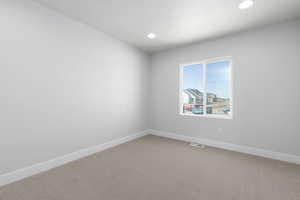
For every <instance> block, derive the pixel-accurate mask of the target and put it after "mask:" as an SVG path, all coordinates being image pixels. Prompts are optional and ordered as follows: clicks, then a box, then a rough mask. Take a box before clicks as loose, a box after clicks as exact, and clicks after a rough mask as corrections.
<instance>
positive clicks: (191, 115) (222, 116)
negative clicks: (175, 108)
mask: <svg viewBox="0 0 300 200" xmlns="http://www.w3.org/2000/svg"><path fill="white" fill-rule="evenodd" d="M180 115H181V116H183V117H200V118H214V119H232V114H231V115H193V114H183V113H180Z"/></svg>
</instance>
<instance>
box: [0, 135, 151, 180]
mask: <svg viewBox="0 0 300 200" xmlns="http://www.w3.org/2000/svg"><path fill="white" fill-rule="evenodd" d="M147 134H148V132H147V131H142V132H139V133H137V134H135V135H129V136H126V137H123V138H119V139H115V140H112V141H109V142H107V143H104V144H100V145H96V146H93V147H89V148H86V149H82V150H80V151H77V152H74V153H70V154H67V155H64V156H62V157H59V158H55V159H52V160H48V161H46V162H42V163H38V164H35V165H32V166H30V167H26V168H23V169H19V170H16V171H13V172H10V173H6V174H3V175H0V186H3V185H7V184H9V183H13V182H16V181H19V180H21V179H24V178H26V177H29V176H32V175H35V174H38V173H41V172H44V171H47V170H49V169H52V168H55V167H58V166H61V165H64V164H66V163H68V162H71V161H75V160H78V159H80V158H83V157H86V156H89V155H91V154H94V153H97V152H100V151H103V150H105V149H108V148H111V147H114V146H117V145H120V144H123V143H125V142H129V141H131V140H135V139H137V138H140V137H143V136H145V135H147Z"/></svg>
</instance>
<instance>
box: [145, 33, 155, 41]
mask: <svg viewBox="0 0 300 200" xmlns="http://www.w3.org/2000/svg"><path fill="white" fill-rule="evenodd" d="M147 37H148V38H149V39H151V40H152V39H155V38H156V34H155V33H149V34H148V35H147Z"/></svg>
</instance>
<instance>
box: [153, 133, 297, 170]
mask: <svg viewBox="0 0 300 200" xmlns="http://www.w3.org/2000/svg"><path fill="white" fill-rule="evenodd" d="M147 133H149V134H152V135H157V136H161V137H166V138H172V139H176V140H182V141H186V142H197V143H200V144H204V145H207V146H211V147H216V148H220V149H226V150H231V151H236V152H241V153H246V154H251V155H255V156H261V157H265V158H271V159H274V160H280V161H285V162H290V163H294V164H300V156H297V155H291V154H286V153H281V152H274V151H269V150H265V149H258V148H253V147H248V146H241V145H237V144H230V143H225V142H220V141H216V140H208V139H201V138H196V137H190V136H185V135H179V134H175V133H170V132H165V131H158V130H153V129H149V130H147Z"/></svg>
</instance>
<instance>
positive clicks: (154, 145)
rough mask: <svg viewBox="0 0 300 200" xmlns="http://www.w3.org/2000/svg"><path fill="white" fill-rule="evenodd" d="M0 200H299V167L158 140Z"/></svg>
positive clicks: (6, 189)
mask: <svg viewBox="0 0 300 200" xmlns="http://www.w3.org/2000/svg"><path fill="white" fill-rule="evenodd" d="M0 199H1V200H202V199H203V200H300V165H294V164H289V163H285V162H280V161H275V160H271V159H266V158H261V157H256V156H251V155H246V154H242V153H237V152H231V151H225V150H221V149H217V148H211V147H207V148H204V149H201V148H195V147H191V146H189V145H188V144H187V143H186V142H182V141H176V140H172V139H166V138H162V137H157V136H151V135H149V136H145V137H143V138H140V139H137V140H134V141H131V142H128V143H125V144H122V145H119V146H117V147H114V148H111V149H108V150H106V151H102V152H100V153H97V154H94V155H92V156H89V157H86V158H83V159H80V160H77V161H74V162H71V163H69V164H66V165H64V166H61V167H58V168H55V169H52V170H49V171H47V172H44V173H41V174H38V175H35V176H32V177H29V178H26V179H23V180H21V181H19V182H16V183H12V184H9V185H6V186H3V187H1V188H0Z"/></svg>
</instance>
